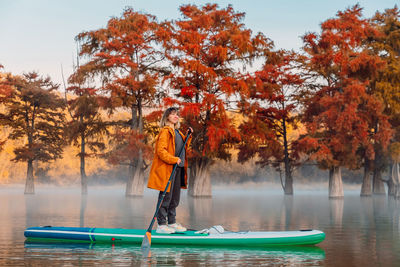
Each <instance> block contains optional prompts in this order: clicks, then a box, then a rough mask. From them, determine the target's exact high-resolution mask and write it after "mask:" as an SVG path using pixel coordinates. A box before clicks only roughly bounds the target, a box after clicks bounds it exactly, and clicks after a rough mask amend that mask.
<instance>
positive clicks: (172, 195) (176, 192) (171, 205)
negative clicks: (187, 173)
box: [157, 167, 184, 225]
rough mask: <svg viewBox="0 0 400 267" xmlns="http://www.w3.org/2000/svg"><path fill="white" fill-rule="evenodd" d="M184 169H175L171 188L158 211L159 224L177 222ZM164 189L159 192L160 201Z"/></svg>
mask: <svg viewBox="0 0 400 267" xmlns="http://www.w3.org/2000/svg"><path fill="white" fill-rule="evenodd" d="M183 172H184V170H183V168H181V167H177V168H176V171H175V177H174V178H173V179H172V181H171V189H170V191H169V193H168V192H167V193H166V194H165V197H164V200H163V202H162V204H161V207H160V209H159V210H158V213H157V222H158V225H164V224H167V217H168V224H174V223H176V219H175V217H176V207H178V205H179V199H180V196H181V182H182V181H181V177H182V174H183ZM162 193H163V192H162V191H160V193H159V194H158V201H160V199H161V196H162Z"/></svg>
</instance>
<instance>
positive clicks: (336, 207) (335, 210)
mask: <svg viewBox="0 0 400 267" xmlns="http://www.w3.org/2000/svg"><path fill="white" fill-rule="evenodd" d="M343 207H344V199H342V198H338V199H330V200H329V208H330V216H331V223H332V225H333V226H335V227H336V228H342V223H343Z"/></svg>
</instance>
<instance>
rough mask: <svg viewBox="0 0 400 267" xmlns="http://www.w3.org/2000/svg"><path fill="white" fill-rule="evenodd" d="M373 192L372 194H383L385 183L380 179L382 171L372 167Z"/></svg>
mask: <svg viewBox="0 0 400 267" xmlns="http://www.w3.org/2000/svg"><path fill="white" fill-rule="evenodd" d="M373 193H374V195H385V194H386V191H385V184H384V183H383V181H382V173H381V171H380V170H377V169H374V176H373Z"/></svg>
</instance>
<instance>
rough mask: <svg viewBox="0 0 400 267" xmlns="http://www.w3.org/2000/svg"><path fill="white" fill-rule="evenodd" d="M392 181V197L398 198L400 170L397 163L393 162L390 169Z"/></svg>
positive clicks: (399, 194)
mask: <svg viewBox="0 0 400 267" xmlns="http://www.w3.org/2000/svg"><path fill="white" fill-rule="evenodd" d="M391 176H392V179H391V180H392V181H393V184H394V186H393V187H394V190H393V191H394V192H393V196H394V197H395V198H400V170H399V163H398V162H397V161H395V162H394V163H393V167H392V175H391Z"/></svg>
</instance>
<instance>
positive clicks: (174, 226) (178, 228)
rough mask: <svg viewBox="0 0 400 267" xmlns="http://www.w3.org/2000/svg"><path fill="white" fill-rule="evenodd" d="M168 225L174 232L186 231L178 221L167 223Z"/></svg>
mask: <svg viewBox="0 0 400 267" xmlns="http://www.w3.org/2000/svg"><path fill="white" fill-rule="evenodd" d="M168 227H169V228H172V229H174V231H175V232H178V233H180V232H186V230H187V229H186V228H185V227H183V226H182V225H181V224H180V223H173V224H169V225H168Z"/></svg>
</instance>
